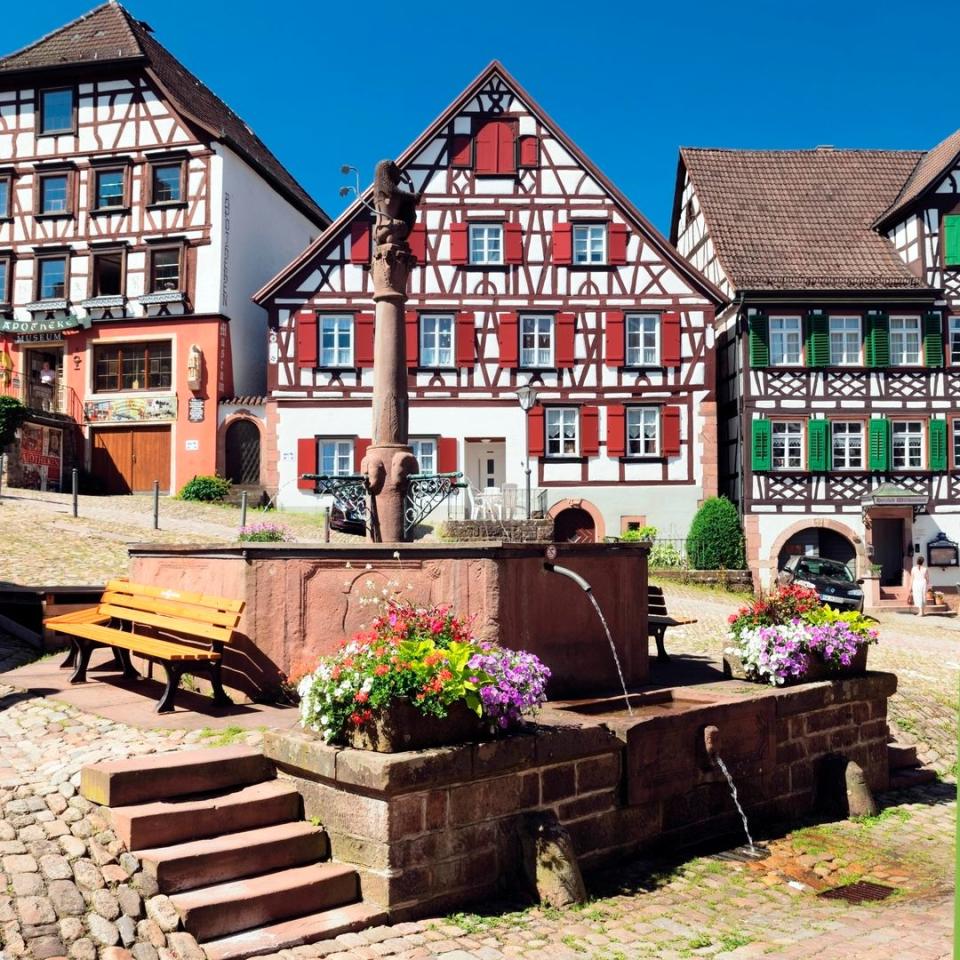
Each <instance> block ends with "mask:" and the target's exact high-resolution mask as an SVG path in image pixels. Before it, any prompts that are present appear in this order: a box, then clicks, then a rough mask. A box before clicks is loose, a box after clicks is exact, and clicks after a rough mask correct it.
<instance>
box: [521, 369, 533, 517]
mask: <svg viewBox="0 0 960 960" xmlns="http://www.w3.org/2000/svg"><path fill="white" fill-rule="evenodd" d="M517 400H519V401H520V409H521V410H522V411H523V412H524V414H525V416H524V418H523V425H524V431H523V435H524V440H525V444H524V446H525V455H526V458H527V459H526V467H525V470H526V474H527V519H528V520H529V519H530V411H531V410H532V409H533V408H534V406H535V405H536V402H537V388H536V387H531V386H530V384H529V383H528V384H526V385H524V386H522V387H517Z"/></svg>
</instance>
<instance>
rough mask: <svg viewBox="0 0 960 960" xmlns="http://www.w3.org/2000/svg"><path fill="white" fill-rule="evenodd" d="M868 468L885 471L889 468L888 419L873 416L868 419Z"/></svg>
mask: <svg viewBox="0 0 960 960" xmlns="http://www.w3.org/2000/svg"><path fill="white" fill-rule="evenodd" d="M870 469H871V470H877V471H880V472H886V471H887V470H889V469H890V421H889V420H887V419H886V418H885V417H874V419H872V420H871V421H870Z"/></svg>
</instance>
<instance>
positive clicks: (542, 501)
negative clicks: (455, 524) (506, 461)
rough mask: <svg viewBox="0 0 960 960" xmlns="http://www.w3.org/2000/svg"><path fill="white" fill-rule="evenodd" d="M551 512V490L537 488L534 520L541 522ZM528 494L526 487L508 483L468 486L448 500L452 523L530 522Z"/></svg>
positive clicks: (532, 496)
mask: <svg viewBox="0 0 960 960" xmlns="http://www.w3.org/2000/svg"><path fill="white" fill-rule="evenodd" d="M546 512H547V491H546V490H545V489H543V488H540V487H534V488H533V489H531V491H530V517H531V518H532V519H539V518H541V517H543V516H545V515H546ZM526 518H527V491H526V489H525V488H524V487H522V486H517V485H515V484H510V483H506V484H504V485H503V486H502V487H485V488H484V489H478V488H477V487H474V486H468V487H467V488H466V489H464V490H460V491H458V492H457V495H456V496H451V497H448V498H447V519H448V520H526Z"/></svg>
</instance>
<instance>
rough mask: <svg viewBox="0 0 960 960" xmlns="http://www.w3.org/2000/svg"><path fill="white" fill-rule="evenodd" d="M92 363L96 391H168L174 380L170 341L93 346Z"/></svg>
mask: <svg viewBox="0 0 960 960" xmlns="http://www.w3.org/2000/svg"><path fill="white" fill-rule="evenodd" d="M93 366H94V374H93V376H94V391H95V392H97V393H120V392H123V391H132V390H168V389H169V388H170V386H171V384H172V382H173V379H172V369H173V361H172V359H171V350H170V341H169V340H152V341H150V342H147V343H119V344H113V343H111V344H101V345H100V346H95V347H94V348H93Z"/></svg>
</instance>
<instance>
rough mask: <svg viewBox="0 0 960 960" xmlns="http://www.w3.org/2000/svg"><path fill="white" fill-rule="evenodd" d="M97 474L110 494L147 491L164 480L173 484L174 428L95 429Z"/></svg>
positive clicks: (94, 465)
mask: <svg viewBox="0 0 960 960" xmlns="http://www.w3.org/2000/svg"><path fill="white" fill-rule="evenodd" d="M91 467H92V470H93V474H94V476H95V477H97V478H98V479H99V480H100V481H101V483H103V485H104V487H105V489H106V492H107V493H144V492H149V491H150V490H152V489H153V481H154V480H159V481H160V489H161V490H162V491H164V492H167V491H169V487H170V428H169V427H121V428H119V429H117V430H106V429H105V430H95V431H94V432H93V458H92V463H91Z"/></svg>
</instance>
